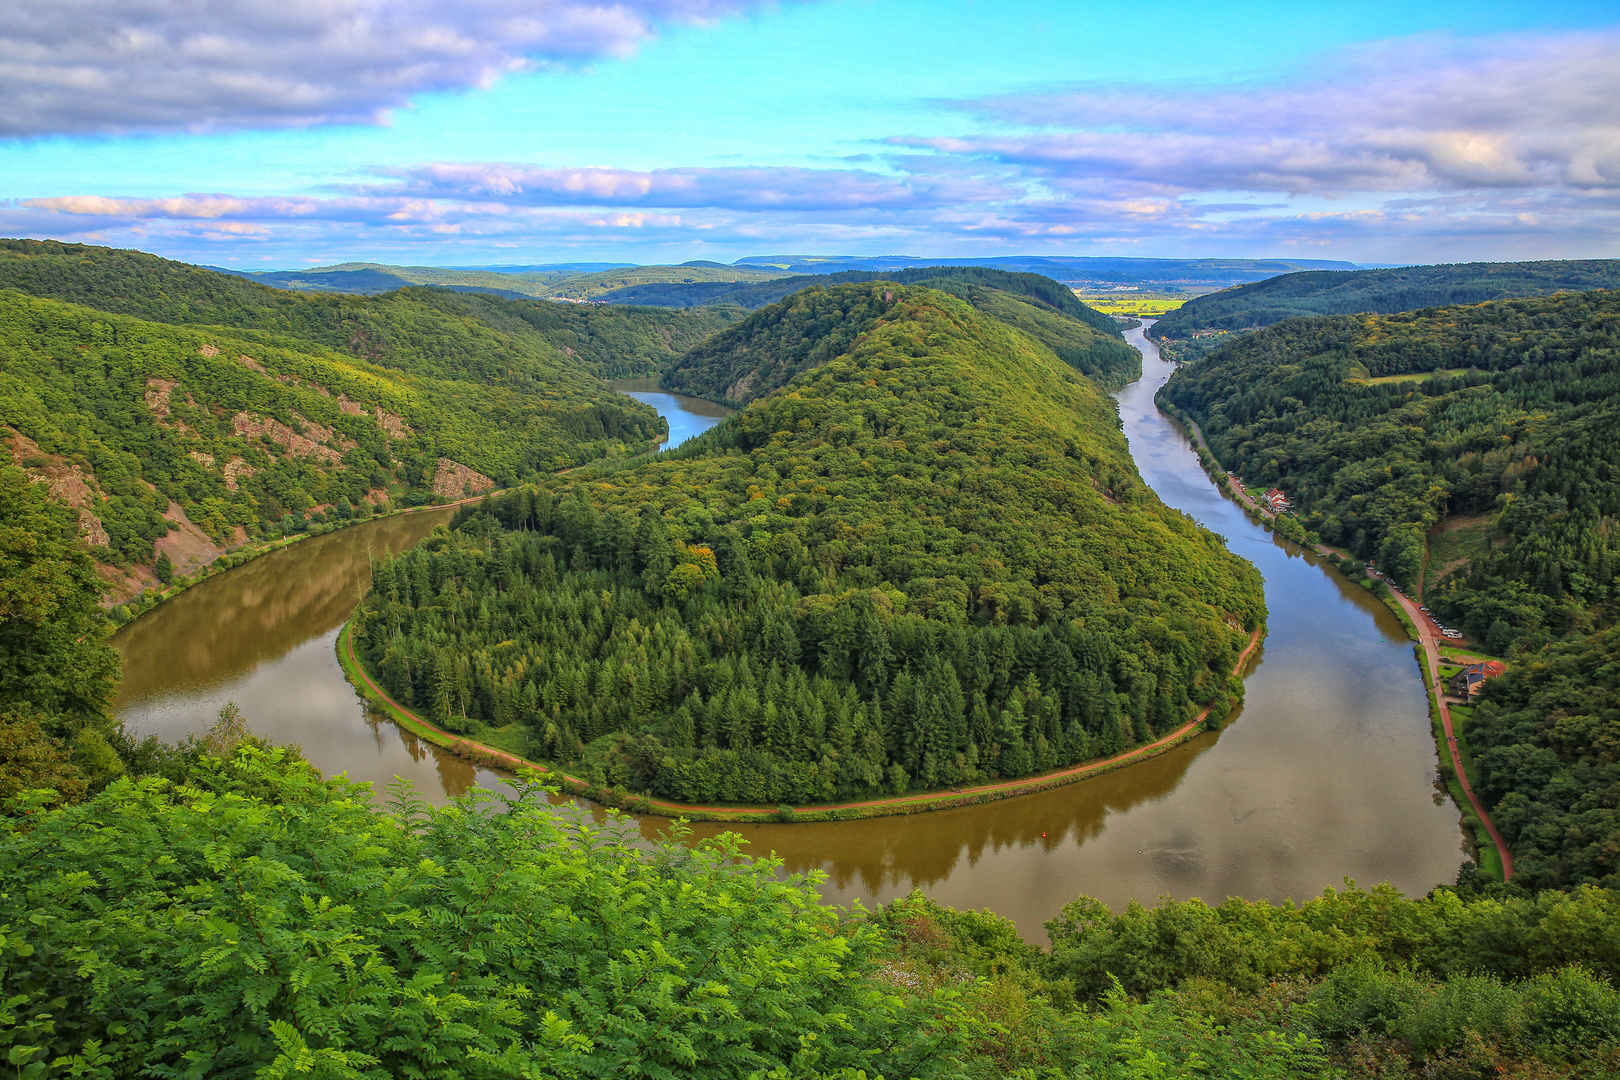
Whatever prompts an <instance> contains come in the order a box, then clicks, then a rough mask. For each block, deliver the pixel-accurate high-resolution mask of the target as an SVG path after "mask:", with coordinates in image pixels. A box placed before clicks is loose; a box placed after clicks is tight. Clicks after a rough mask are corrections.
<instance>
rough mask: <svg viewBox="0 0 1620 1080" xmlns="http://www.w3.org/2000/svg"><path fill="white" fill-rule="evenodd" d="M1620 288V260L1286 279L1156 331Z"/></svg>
mask: <svg viewBox="0 0 1620 1080" xmlns="http://www.w3.org/2000/svg"><path fill="white" fill-rule="evenodd" d="M1615 288H1620V259H1585V260H1580V259H1569V260H1549V261H1545V262H1511V263H1456V264H1448V265H1441V266H1400V267H1393V268H1389V269H1381V270H1351V271H1332V270H1312V271H1305V272H1302V273H1294V274H1283V275H1281V276H1279V277H1274V278H1268V279H1266V280H1265V281H1256V282H1253V283H1251V284H1247V285H1238V286H1236V287H1234V288H1230V289H1223V290H1222V291H1220V292H1215V293H1209V294H1207V295H1204V296H1199V297H1196V298H1194V299H1192V300H1189V301H1188V302H1187V303H1185V304H1183V305H1182V306H1181V307H1180V308H1178V309H1177V310H1175V311H1172V312H1169V313H1167V314H1166V315H1165V316H1164V317H1163V318H1162V319H1160V320H1159V321H1158V323H1157V325H1155V326H1154V327H1153V335H1154V336H1155V337H1160V338H1173V339H1180V338H1188V337H1190V336H1191V335H1192V334H1193V332H1195V331H1200V330H1251V329H1255V328H1257V327H1262V326H1270V325H1272V324H1274V323H1279V322H1282V321H1283V320H1284V319H1292V318H1298V317H1301V316H1307V315H1351V314H1356V313H1360V312H1372V313H1378V314H1394V313H1396V312H1401V311H1416V310H1418V309H1420V308H1431V307H1442V306H1447V305H1456V304H1478V303H1482V302H1484V301H1486V300H1506V299H1511V298H1515V297H1532V296H1547V295H1549V294H1551V293H1556V292H1563V291H1583V290H1588V289H1615Z"/></svg>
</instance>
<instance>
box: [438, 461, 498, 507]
mask: <svg viewBox="0 0 1620 1080" xmlns="http://www.w3.org/2000/svg"><path fill="white" fill-rule="evenodd" d="M494 486H495V481H493V480H491V479H490V478H489V477H487V476H485V475H484V474H483V473H481V472H478V471H477V470H476V469H469V468H467V466H465V465H463V464H461V463H460V462H459V461H451V460H450V459H449V458H447V457H442V458H440V459H439V467H438V468H437V469H436V470H434V473H433V494H435V495H438V496H439V497H441V498H445V499H463V498H466V497H467V496H468V495H476V494H478V493H479V492H480V491H488V490H489V489H490V488H492V487H494Z"/></svg>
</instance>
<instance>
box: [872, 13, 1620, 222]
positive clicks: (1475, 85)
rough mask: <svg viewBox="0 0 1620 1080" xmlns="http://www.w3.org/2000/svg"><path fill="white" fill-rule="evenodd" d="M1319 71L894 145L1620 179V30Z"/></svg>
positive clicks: (1557, 180)
mask: <svg viewBox="0 0 1620 1080" xmlns="http://www.w3.org/2000/svg"><path fill="white" fill-rule="evenodd" d="M1314 66H1315V67H1316V68H1317V70H1325V71H1327V72H1328V74H1326V75H1321V76H1317V77H1311V78H1296V79H1293V80H1290V81H1287V82H1276V83H1266V84H1256V85H1250V86H1240V87H1235V88H1234V87H1220V88H1207V89H1206V88H1174V89H1147V90H1144V89H1132V88H1118V87H1114V88H1106V87H1082V88H1074V89H1065V90H1054V91H1050V92H1043V93H1034V94H1020V95H1012V96H1003V97H994V98H984V99H979V100H974V101H963V102H953V103H950V104H952V105H953V106H954V107H955V108H957V109H960V110H961V111H963V112H965V113H967V114H969V115H971V116H973V117H975V118H977V119H978V120H980V121H981V123H983V124H985V125H986V126H988V127H989V128H990V129H991V130H988V131H981V132H979V133H976V134H972V135H967V136H959V137H930V136H924V137H915V136H914V137H906V138H898V139H895V140H892V141H893V142H894V143H895V144H896V145H902V146H908V147H913V148H919V149H930V150H934V151H936V152H938V153H942V154H948V155H960V156H969V157H977V158H981V159H984V160H987V161H993V162H996V163H1000V164H1004V165H1009V166H1015V167H1018V168H1020V169H1025V170H1028V171H1029V172H1030V173H1031V174H1033V175H1038V176H1041V177H1043V178H1046V179H1048V180H1049V181H1050V182H1053V183H1054V184H1056V185H1059V186H1064V185H1068V186H1071V187H1074V186H1079V187H1085V188H1088V189H1093V190H1095V189H1097V188H1098V187H1100V186H1103V185H1130V186H1132V187H1134V188H1135V189H1138V190H1142V191H1151V192H1158V193H1162V194H1180V193H1187V192H1199V191H1220V190H1240V191H1260V192H1283V193H1288V194H1296V195H1297V194H1323V193H1343V192H1365V191H1378V192H1415V191H1459V190H1479V189H1486V190H1489V189H1502V190H1508V189H1524V188H1537V187H1565V188H1620V35H1617V34H1614V33H1605V34H1578V35H1576V34H1571V35H1562V36H1548V37H1526V36H1519V35H1515V36H1512V37H1501V38H1485V39H1473V40H1466V41H1464V40H1453V39H1447V38H1440V37H1432V36H1424V37H1418V38H1411V39H1405V40H1402V41H1394V42H1378V43H1374V44H1370V45H1365V46H1362V47H1360V48H1358V49H1357V50H1355V51H1354V52H1351V53H1347V54H1344V55H1341V56H1338V57H1333V58H1327V59H1326V60H1324V61H1319V62H1318V63H1317V64H1316V65H1314ZM998 128H999V129H1000V130H994V129H998Z"/></svg>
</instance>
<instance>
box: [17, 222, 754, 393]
mask: <svg viewBox="0 0 1620 1080" xmlns="http://www.w3.org/2000/svg"><path fill="white" fill-rule="evenodd" d="M0 288H13V289H18V290H20V291H22V292H26V293H29V294H30V295H34V296H44V297H51V298H54V299H57V300H68V301H71V302H73V303H77V304H83V305H85V306H87V307H93V308H96V309H98V310H101V311H109V312H114V313H117V314H121V315H132V316H134V317H136V318H140V319H147V320H150V321H153V322H166V323H177V324H182V325H208V326H225V327H231V328H234V329H236V330H238V331H244V332H245V331H254V332H260V333H266V334H269V335H272V336H274V337H275V338H276V339H278V340H281V339H285V338H289V337H290V338H298V339H301V340H303V341H304V342H306V343H307V344H312V345H318V346H320V347H323V348H326V349H330V350H333V351H337V352H343V353H348V354H349V355H352V356H355V357H358V358H361V359H365V360H368V361H371V362H373V363H377V364H381V365H383V366H385V367H392V368H398V369H400V370H402V371H408V372H410V373H412V374H415V375H422V376H426V377H430V378H438V379H476V380H478V381H481V382H489V383H505V384H507V385H509V386H511V387H512V388H514V389H517V390H521V391H524V392H530V391H533V390H535V389H544V388H548V387H550V386H552V385H553V384H556V383H563V384H568V385H571V386H573V387H575V388H576V389H579V388H582V387H584V386H588V385H592V384H591V382H590V378H589V376H590V375H595V376H597V377H599V378H616V377H620V376H633V375H647V374H651V373H652V372H654V371H656V370H658V368H659V367H660V366H661V365H662V364H663V363H664V362H666V361H667V360H668V359H670V358H671V357H673V356H675V355H678V354H679V353H681V352H684V351H685V350H686V349H688V348H690V347H691V346H693V345H695V344H696V343H697V342H698V341H701V340H702V339H703V338H704V337H706V336H708V335H709V334H711V333H713V332H714V331H716V330H718V329H720V328H722V327H724V326H727V325H729V324H730V323H732V322H734V321H735V320H736V318H737V317H738V316H737V313H736V312H734V311H731V310H728V309H723V308H721V309H703V310H697V311H671V310H668V309H661V308H630V307H619V306H606V305H598V304H557V303H552V302H550V301H541V300H526V299H509V298H502V297H498V296H489V295H482V294H478V293H462V292H453V291H450V290H448V289H439V288H411V289H402V290H399V291H397V292H391V293H387V294H385V295H381V296H352V295H343V294H336V293H318V294H309V293H298V292H289V291H286V290H282V289H274V288H271V287H269V286H267V285H261V284H259V283H257V282H254V281H252V280H249V279H247V278H244V277H240V276H237V275H234V274H227V273H219V272H216V271H213V270H208V269H204V268H202V267H197V266H192V265H190V264H188V263H179V262H172V261H170V260H168V259H161V258H158V257H157V256H155V255H148V254H145V253H144V252H138V251H126V250H120V249H115V248H104V247H93V246H89V245H85V244H59V243H56V242H54V241H35V240H0ZM594 390H595V392H597V393H599V394H602V395H603V396H604V398H606V397H607V391H606V390H605V388H602V387H594Z"/></svg>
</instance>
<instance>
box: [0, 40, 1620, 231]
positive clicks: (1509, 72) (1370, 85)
mask: <svg viewBox="0 0 1620 1080" xmlns="http://www.w3.org/2000/svg"><path fill="white" fill-rule="evenodd" d="M694 10H695V9H694ZM1316 68H1317V70H1319V71H1325V72H1327V74H1325V75H1316V76H1313V77H1308V78H1306V77H1299V78H1294V79H1292V80H1286V81H1277V82H1273V83H1267V84H1253V85H1245V86H1237V87H1231V86H1228V87H1221V88H1197V87H1192V88H1173V89H1165V88H1146V89H1144V88H1142V87H1122V86H1115V87H1094V86H1086V87H1059V88H1053V89H1049V90H1046V91H1043V92H1040V93H1026V94H1020V95H1014V96H1001V97H992V98H984V99H977V100H971V101H959V102H951V103H948V104H949V105H950V107H951V109H952V110H954V112H955V115H956V116H957V117H959V118H960V120H961V122H962V123H963V124H965V125H966V126H967V127H968V129H969V130H968V131H967V132H966V133H960V134H937V133H936V134H906V135H896V136H894V137H891V138H889V139H887V140H885V142H884V143H883V145H882V147H881V148H880V152H879V153H877V154H875V155H873V156H872V157H871V159H870V160H869V161H868V162H863V163H862V164H863V167H860V168H850V167H828V168H802V167H778V166H770V165H749V166H737V167H729V168H699V167H691V168H665V169H653V170H642V171H636V170H627V169H616V168H611V167H587V168H566V167H557V166H554V165H544V164H534V163H523V162H426V163H422V164H418V165H413V166H409V167H404V168H386V169H381V168H380V169H375V170H372V172H371V175H369V176H366V177H362V178H361V180H360V181H359V182H354V181H352V180H351V181H349V182H346V183H344V184H343V185H334V186H333V187H331V188H329V189H327V190H326V191H324V192H321V193H317V194H310V195H302V196H298V197H276V198H246V197H237V196H233V195H230V194H191V195H183V196H176V197H173V198H159V199H129V198H118V197H115V196H110V195H107V194H103V193H95V192H90V193H61V194H52V193H41V196H40V197H37V198H28V199H23V200H19V201H17V202H14V203H12V204H11V205H9V206H3V205H0V230H4V231H7V232H12V233H17V232H25V233H27V234H29V235H56V236H60V237H62V238H65V239H71V238H90V237H94V238H98V239H106V240H109V241H110V240H112V239H115V238H120V237H124V238H129V240H128V242H133V243H141V242H146V243H149V244H150V243H161V244H167V245H171V249H173V250H196V251H202V252H206V251H207V250H208V249H209V247H210V246H215V247H229V246H237V247H240V246H242V245H247V246H254V245H258V246H261V247H263V248H264V249H265V250H266V251H272V250H275V251H288V252H292V251H298V252H300V253H304V252H313V251H321V252H328V253H331V254H333V255H337V254H343V255H345V256H348V255H356V254H358V255H370V254H372V253H375V254H377V255H378V256H379V257H381V256H382V255H383V254H385V253H386V252H388V251H391V250H397V251H411V250H415V251H417V252H418V253H420V252H423V251H427V250H433V251H434V252H435V256H434V257H437V258H444V259H459V260H460V261H472V260H475V259H479V258H488V257H489V256H491V255H496V256H498V253H499V251H501V250H503V249H511V248H519V249H523V248H527V249H531V250H532V249H535V248H540V249H545V250H556V251H559V252H561V251H572V252H576V253H584V252H597V253H601V254H603V255H614V256H615V257H630V258H634V259H640V260H643V261H651V260H654V259H659V258H673V257H675V256H677V255H678V256H679V257H682V258H685V257H692V256H693V255H698V254H703V255H709V256H711V257H725V256H727V255H730V256H735V255H741V254H750V253H757V251H759V250H763V249H765V248H777V249H781V248H782V247H784V246H786V245H792V246H794V247H801V248H810V247H821V248H824V249H833V248H836V249H843V250H852V249H861V250H868V251H872V250H880V249H881V250H887V251H897V250H906V251H911V252H915V253H919V254H944V253H947V252H960V253H964V254H971V253H974V252H980V251H983V252H990V251H997V250H1002V249H1004V248H1005V246H1006V245H1009V244H1015V245H1017V246H1018V247H1019V248H1021V249H1023V250H1030V251H1052V252H1070V253H1078V252H1084V251H1110V252H1124V253H1130V252H1139V253H1143V254H1148V253H1152V254H1189V255H1190V254H1211V255H1213V254H1233V253H1247V254H1263V255H1272V254H1288V253H1294V254H1299V255H1322V254H1333V255H1336V256H1339V257H1345V258H1352V259H1357V260H1360V261H1392V262H1393V261H1445V260H1454V259H1472V258H1556V257H1574V256H1587V257H1591V256H1613V255H1617V254H1620V106H1617V105H1616V102H1620V35H1615V34H1606V35H1566V36H1556V37H1540V38H1537V37H1523V36H1518V37H1513V38H1499V39H1479V40H1471V41H1456V40H1447V39H1439V38H1431V39H1412V40H1406V41H1400V42H1391V43H1383V44H1380V45H1376V46H1367V47H1365V48H1363V49H1361V50H1359V51H1357V52H1355V53H1353V54H1343V55H1338V56H1334V57H1329V58H1326V59H1324V60H1323V61H1322V62H1321V63H1320V64H1318V65H1316ZM186 245H193V247H191V248H187V247H186ZM458 253H465V254H458ZM666 253H667V254H666ZM416 257H420V254H418V255H417V256H416ZM283 261H285V260H283Z"/></svg>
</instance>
